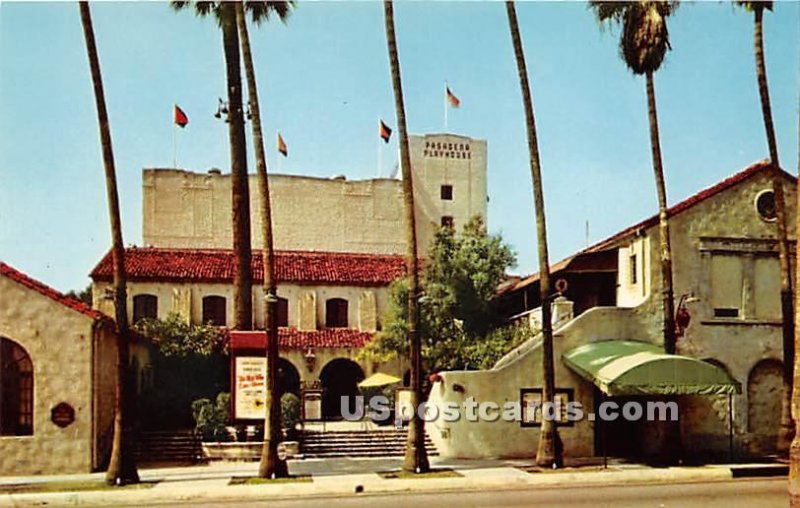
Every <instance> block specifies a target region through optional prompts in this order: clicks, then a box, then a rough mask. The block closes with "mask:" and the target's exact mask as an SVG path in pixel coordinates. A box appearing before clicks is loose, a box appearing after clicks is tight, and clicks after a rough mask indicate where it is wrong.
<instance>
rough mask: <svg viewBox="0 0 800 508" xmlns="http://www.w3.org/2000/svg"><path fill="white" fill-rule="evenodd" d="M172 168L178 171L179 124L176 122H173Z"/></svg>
mask: <svg viewBox="0 0 800 508" xmlns="http://www.w3.org/2000/svg"><path fill="white" fill-rule="evenodd" d="M173 115H174V111H173ZM173 120H174V119H173ZM172 167H174V168H175V169H178V124H177V123H175V122H174V121H173V122H172Z"/></svg>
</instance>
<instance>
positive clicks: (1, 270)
mask: <svg viewBox="0 0 800 508" xmlns="http://www.w3.org/2000/svg"><path fill="white" fill-rule="evenodd" d="M0 275H3V276H5V277H8V278H9V279H11V280H12V281H14V282H16V283H17V284H20V285H22V286H25V287H26V288H28V289H31V290H33V291H36V292H37V293H39V294H42V295H44V296H46V297H47V298H50V299H51V300H54V301H56V302H58V303H60V304H61V305H64V306H65V307H69V308H70V309H72V310H74V311H77V312H80V313H81V314H84V315H85V316H88V317H90V318H92V319H101V320H110V319H111V318H110V317H108V316H106V315H105V314H103V313H102V312H100V311H97V310H94V309H92V308H91V307H90V306H88V305H86V304H85V303H83V302H82V301H80V300H77V299H75V298H72V297H71V296H67V295H65V294H64V293H61V292H59V291H56V290H55V289H53V288H51V287H50V286H48V285H46V284H44V283H42V282H39V281H38V280H36V279H33V278H31V277H29V276H27V275H25V274H24V273H22V272H20V271H19V270H17V269H15V268H13V267H11V266H9V265H7V264H5V263H3V262H2V261H0Z"/></svg>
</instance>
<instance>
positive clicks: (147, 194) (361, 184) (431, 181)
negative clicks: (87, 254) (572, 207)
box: [142, 134, 487, 256]
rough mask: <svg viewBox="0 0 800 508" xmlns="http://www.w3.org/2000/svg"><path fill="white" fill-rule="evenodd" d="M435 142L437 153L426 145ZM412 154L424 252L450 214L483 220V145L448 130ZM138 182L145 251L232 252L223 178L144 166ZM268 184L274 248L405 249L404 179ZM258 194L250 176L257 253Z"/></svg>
mask: <svg viewBox="0 0 800 508" xmlns="http://www.w3.org/2000/svg"><path fill="white" fill-rule="evenodd" d="M431 144H435V145H436V146H438V147H439V149H436V150H434V149H433V148H430V149H428V148H426V145H427V146H428V147H430V146H431ZM443 147H447V149H446V150H445V148H443ZM411 150H412V169H413V171H414V185H415V189H414V191H415V200H416V202H415V205H416V215H417V235H418V239H419V245H420V255H423V256H424V255H425V253H426V251H427V246H428V245H429V244H430V241H431V239H432V238H433V233H434V231H435V227H438V226H439V225H440V223H441V217H442V216H444V215H449V216H452V217H454V220H455V223H456V226H459V225H463V224H464V222H466V221H467V220H468V219H469V218H471V217H472V216H474V215H481V216H482V217H484V218H485V217H486V209H487V205H486V202H487V182H486V141H483V140H473V139H470V138H466V137H463V136H455V135H448V134H436V135H426V136H412V137H411ZM332 176H333V175H332ZM142 180H143V181H142V185H143V214H144V217H143V231H142V237H143V242H144V245H145V246H154V247H186V248H212V247H213V248H230V247H231V244H232V233H231V204H230V203H231V190H230V188H231V187H230V175H229V174H222V175H218V174H207V173H193V172H189V171H183V170H176V169H145V170H144V172H143V176H142ZM269 182H270V197H271V199H272V214H273V216H272V218H273V227H274V238H275V248H277V249H281V250H317V251H333V252H368V253H394V254H404V253H405V240H404V238H405V236H404V229H403V228H404V221H405V215H404V213H403V201H402V183H401V182H400V180H397V179H390V178H376V179H370V180H346V179H343V178H317V177H307V176H296V175H275V174H273V175H270V177H269ZM444 184H448V185H452V186H453V200H452V201H446V200H442V199H441V194H440V188H441V185H444ZM257 188H258V187H257V185H256V177H255V175H251V176H250V209H251V212H252V213H251V217H252V243H253V247H254V248H258V247H260V246H261V241H262V238H261V222H260V214H259V212H258V211H259V210H260V209H261V203H260V197H259V195H258V192H257V191H256V190H257Z"/></svg>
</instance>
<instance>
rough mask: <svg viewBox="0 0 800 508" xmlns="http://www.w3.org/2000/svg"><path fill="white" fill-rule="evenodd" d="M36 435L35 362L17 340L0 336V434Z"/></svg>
mask: <svg viewBox="0 0 800 508" xmlns="http://www.w3.org/2000/svg"><path fill="white" fill-rule="evenodd" d="M31 434H33V363H32V362H31V357H30V356H28V353H27V352H26V351H25V350H24V349H23V348H22V346H20V345H19V344H17V343H16V342H14V341H11V340H8V339H4V338H1V337H0V436H29V435H31Z"/></svg>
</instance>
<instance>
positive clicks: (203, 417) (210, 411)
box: [192, 393, 231, 441]
mask: <svg viewBox="0 0 800 508" xmlns="http://www.w3.org/2000/svg"><path fill="white" fill-rule="evenodd" d="M230 398H231V396H230V394H229V393H220V394H219V395H217V400H216V404H215V403H212V402H211V401H210V400H209V399H205V398H203V399H197V400H195V401H194V402H192V416H193V417H194V421H195V429H196V430H197V432H198V434H200V435H201V436H202V438H203V441H230V438H231V437H230V434H229V433H228V430H227V429H226V428H225V427H226V426H227V425H228V422H229V420H230Z"/></svg>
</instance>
